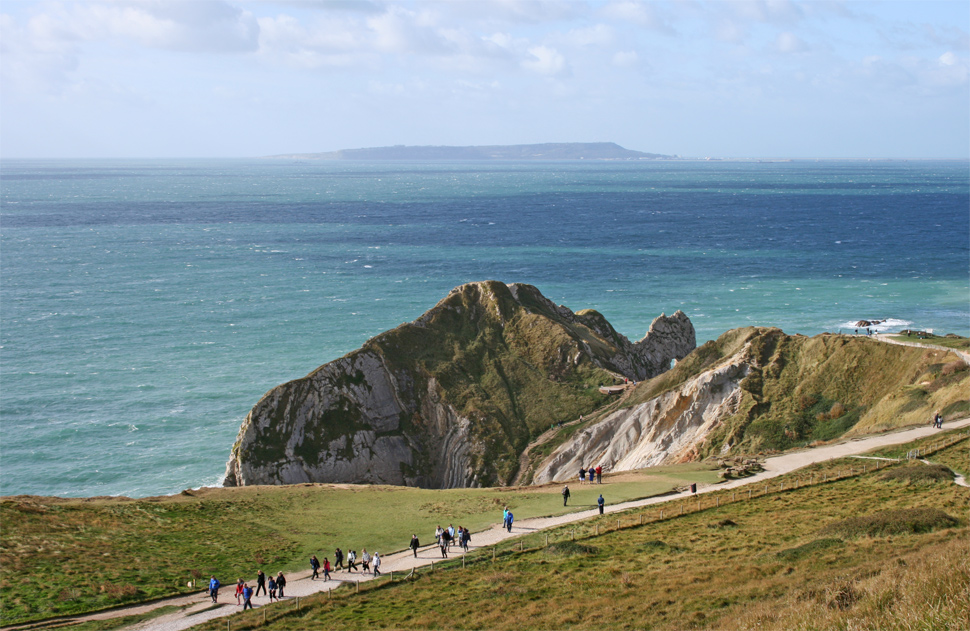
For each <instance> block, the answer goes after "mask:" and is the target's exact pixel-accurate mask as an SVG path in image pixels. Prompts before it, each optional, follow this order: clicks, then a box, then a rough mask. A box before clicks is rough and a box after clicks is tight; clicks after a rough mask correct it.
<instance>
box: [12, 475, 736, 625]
mask: <svg viewBox="0 0 970 631" xmlns="http://www.w3.org/2000/svg"><path fill="white" fill-rule="evenodd" d="M716 480H717V473H716V471H714V470H713V469H712V468H711V467H710V466H708V465H704V464H690V465H677V466H670V467H657V468H654V469H650V470H644V471H643V472H639V473H633V474H623V475H621V476H614V477H610V476H607V477H606V478H604V482H606V483H605V484H603V485H601V486H584V487H579V486H574V487H573V488H572V498H571V500H570V506H569V507H567V508H565V509H564V508H563V506H562V498H561V496H560V494H559V490H560V488H561V487H559V486H558V485H554V486H546V487H521V488H497V489H449V490H428V489H416V488H408V487H389V486H351V485H311V484H307V485H295V486H288V487H240V488H228V489H207V490H202V491H194V492H191V494H182V495H176V496H172V497H164V498H146V499H142V500H129V499H111V498H100V499H86V500H65V499H55V498H27V497H11V498H5V499H4V500H3V501H0V520H2V524H3V530H2V534H0V588H2V590H3V596H4V597H3V600H2V609H0V611H2V620H3V623H4V624H13V623H16V622H22V621H26V620H35V619H42V618H47V617H51V616H56V615H62V614H71V613H79V612H85V611H93V610H98V609H104V608H107V607H112V606H116V605H119V604H124V603H133V602H139V601H144V600H148V599H152V598H157V597H161V596H166V595H174V594H180V593H188V592H191V591H197V588H189V587H188V586H187V583H188V582H189V581H191V580H195V581H197V582H198V583H199V584H201V583H202V582H204V581H205V580H207V579H208V577H209V575H210V574H216V575H217V576H218V577H219V578H220V580H221V581H222V582H223V583H224V584H229V583H233V582H235V580H236V579H237V578H239V577H243V578H246V579H252V578H253V577H254V576H255V573H256V570H257V569H258V568H262V569H263V570H264V571H271V572H272V573H274V574H275V573H276V571H279V570H284V571H289V570H293V569H305V567H306V564H307V559H308V558H309V556H310V555H311V554H316V555H317V556H319V557H320V558H321V559H322V558H323V557H324V556H331V558H332V554H333V550H334V548H335V547H337V546H339V547H341V548H342V549H343V550H344V551H346V550H348V549H351V548H353V549H355V550H358V551H359V550H360V549H361V548H364V547H366V548H367V549H368V550H369V551H371V552H374V551H379V552H381V553H386V552H390V551H394V550H401V549H404V548H405V547H406V546H407V544H408V542H409V541H410V538H411V533H416V534H417V535H418V537H419V538H420V539H421V540H422V542H423V543H425V544H427V543H429V542H431V541H432V540H433V532H434V529H435V526H437V525H439V524H440V525H442V526H447V525H448V524H450V523H451V524H454V525H455V527H458V526H459V525H462V526H467V527H468V528H470V529H471V530H472V532H473V533H474V532H476V531H479V530H483V529H485V528H487V527H489V526H491V525H493V524H496V523H499V522H500V521H501V515H502V507H503V506H508V507H509V508H510V509H511V510H512V511H513V512H514V513H515V515H516V517H517V518H518V519H519V520H522V519H526V518H529V517H538V516H548V515H558V514H562V513H566V512H574V511H579V510H585V509H588V508H591V507H592V506H594V505H595V500H596V497H597V495H599V493H601V492H602V493H603V494H604V496H606V498H607V501H609V502H610V503H616V502H622V501H626V500H631V499H637V498H642V497H648V496H652V495H657V494H661V493H666V492H668V491H669V490H671V489H672V488H674V487H677V486H683V485H685V484H689V483H690V482H702V483H712V482H715V481H716ZM389 516H393V522H391V521H390V520H389V519H388V517H389ZM391 523H393V525H390V524H391Z"/></svg>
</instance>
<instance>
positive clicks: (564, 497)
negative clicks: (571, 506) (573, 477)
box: [562, 484, 569, 506]
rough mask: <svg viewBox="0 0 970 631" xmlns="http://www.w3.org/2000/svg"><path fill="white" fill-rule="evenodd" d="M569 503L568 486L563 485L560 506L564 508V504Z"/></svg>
mask: <svg viewBox="0 0 970 631" xmlns="http://www.w3.org/2000/svg"><path fill="white" fill-rule="evenodd" d="M568 501H569V485H568V484H564V485H563V487H562V505H563V506H565V505H566V502H568Z"/></svg>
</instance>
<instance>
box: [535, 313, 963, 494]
mask: <svg viewBox="0 0 970 631" xmlns="http://www.w3.org/2000/svg"><path fill="white" fill-rule="evenodd" d="M895 344H896V343H894V344H885V343H883V342H881V341H877V340H874V339H870V338H867V337H859V336H842V335H829V334H823V335H818V336H815V337H812V338H808V337H805V336H800V335H794V336H789V335H785V334H784V333H783V332H782V331H781V330H779V329H774V328H746V329H735V330H733V331H728V332H727V333H725V334H724V335H722V336H721V337H720V338H718V339H717V340H714V341H711V342H708V343H706V344H704V345H703V346H702V347H700V348H698V349H697V350H696V351H695V352H693V353H691V354H690V355H689V356H688V357H686V358H685V359H684V360H683V361H681V362H678V364H677V366H676V367H675V368H673V369H672V370H670V371H669V372H667V373H664V374H662V375H660V376H659V377H656V378H653V379H651V380H649V381H647V382H644V383H641V384H639V385H638V386H637V387H636V388H634V389H632V390H626V392H625V394H624V395H623V396H624V399H623V400H622V401H621V402H620V403H619V405H621V406H623V407H622V408H621V409H618V410H615V411H612V412H611V413H610V414H608V415H607V416H605V417H603V418H594V419H593V420H590V421H587V425H586V426H585V427H583V428H582V429H579V430H577V431H576V432H575V433H574V434H572V435H571V436H569V437H568V438H567V439H566V440H565V441H564V442H563V443H562V444H561V445H559V446H558V447H557V448H556V449H555V450H554V451H553V452H552V453H551V454H550V455H549V456H548V457H547V458H545V459H544V460H543V461H542V462H540V463H538V464H537V465H536V466H535V469H534V471H533V474H532V481H533V483H534V484H542V483H547V482H562V481H567V480H572V479H575V477H576V476H577V475H578V473H579V470H580V468H582V467H584V466H586V467H588V466H590V465H599V466H602V467H603V468H605V469H607V470H610V471H614V472H616V471H628V470H631V469H639V468H642V467H647V466H652V465H659V464H672V463H677V462H686V461H691V460H695V459H700V458H705V457H715V456H716V457H721V456H726V455H729V454H730V455H734V456H737V455H739V454H758V453H768V452H776V451H781V450H785V449H791V448H794V447H801V446H805V445H810V444H812V443H813V442H815V441H828V440H833V439H835V438H838V437H840V436H843V435H853V434H858V433H863V432H866V431H873V430H885V429H890V428H895V427H901V426H905V425H912V424H923V423H925V422H926V419H927V418H930V417H931V415H932V414H933V413H934V411H940V410H942V412H943V414H944V416H945V415H946V414H947V413H950V414H953V415H956V414H959V413H962V411H963V410H965V409H966V392H967V391H968V387H970V385H968V384H970V369H968V368H967V365H966V364H965V363H963V362H962V361H960V360H959V359H958V358H957V356H956V354H955V353H954V352H953V351H949V350H948V349H945V348H937V349H931V348H908V347H905V348H904V347H899V346H896V345H895Z"/></svg>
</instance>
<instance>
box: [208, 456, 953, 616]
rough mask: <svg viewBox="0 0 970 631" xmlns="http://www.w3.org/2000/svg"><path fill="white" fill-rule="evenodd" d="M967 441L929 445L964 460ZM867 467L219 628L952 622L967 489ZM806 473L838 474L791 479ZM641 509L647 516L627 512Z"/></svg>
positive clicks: (540, 542)
mask: <svg viewBox="0 0 970 631" xmlns="http://www.w3.org/2000/svg"><path fill="white" fill-rule="evenodd" d="M925 442H929V441H925ZM968 444H970V440H968V439H966V438H965V439H963V440H962V441H960V442H959V443H958V444H956V445H954V446H952V447H950V448H948V449H945V450H944V451H943V452H941V453H940V454H938V455H939V456H940V457H946V458H949V457H951V456H953V455H954V454H956V455H957V457H959V458H962V459H963V460H966V459H967V457H968ZM932 457H936V456H932ZM863 464H867V467H868V470H867V473H865V474H860V473H859V471H860V470H861V468H862V466H863ZM872 465H873V463H872V462H871V461H870V462H869V463H863V462H861V461H859V460H858V459H845V460H842V461H835V462H832V463H825V464H824V465H818V466H815V467H813V468H812V469H810V470H806V471H801V472H798V473H796V474H792V475H789V476H785V477H784V478H781V479H778V480H773V481H772V482H771V484H770V486H771V489H770V492H769V493H768V494H764V493H763V491H762V490H761V489H760V488H758V489H755V492H754V496H753V497H752V498H751V499H747V496H746V493H745V492H744V491H739V492H737V493H734V494H733V495H732V492H730V491H728V492H721V493H720V494H719V496H718V503H719V504H720V506H719V507H716V508H715V507H713V506H712V504H713V498H712V497H710V496H708V497H705V498H703V499H702V501H703V503H704V505H703V507H702V508H701V510H696V507H695V505H694V503H693V502H687V503H686V504H685V506H686V510H687V512H686V514H685V515H683V516H680V515H679V503H677V502H675V503H672V504H668V505H666V506H665V508H666V510H667V513H666V514H667V517H668V518H667V519H664V520H662V521H652V520H654V519H656V518H657V517H658V513H659V510H660V507H658V508H652V509H650V511H643V510H642V509H637V510H635V511H633V512H630V513H627V514H621V515H607V516H604V517H602V518H597V519H594V520H588V521H587V522H585V523H584V524H582V526H580V528H579V532H578V533H576V534H575V539H574V537H573V532H572V531H573V530H574V529H575V528H576V527H575V526H572V525H570V526H565V527H563V528H562V529H560V530H558V531H553V532H551V533H550V539H549V543H548V544H546V542H545V540H544V533H543V535H532V536H531V538H530V539H527V540H526V541H525V542H524V544H525V548H526V549H525V551H524V552H517V551H516V550H515V548H514V547H513V546H514V545H515V544H510V543H506V544H504V547H503V548H502V551H501V552H500V553H499V554H498V555H497V556H496V558H495V560H494V561H493V560H492V556H491V553H490V551H484V552H482V553H479V554H478V556H477V557H473V558H476V560H475V561H471V560H470V562H469V563H468V566H467V567H466V568H464V569H463V568H462V567H461V565H460V563H453V564H452V565H451V567H450V568H447V567H442V566H439V568H438V569H437V571H436V572H435V573H434V574H431V573H430V570H427V569H426V570H424V572H423V573H421V574H419V576H418V578H417V580H415V581H413V582H405V581H401V580H398V581H396V582H394V583H390V582H389V580H386V579H385V581H384V583H383V585H380V586H368V588H367V589H366V590H362V593H361V594H360V595H356V594H353V593H351V591H350V590H342V591H338V592H335V594H334V596H333V599H332V600H328V599H327V598H326V597H325V596H322V595H321V596H318V597H314V598H311V599H307V600H304V603H303V608H302V610H301V611H296V610H295V608H294V607H292V605H289V604H286V603H284V604H283V605H278V606H272V607H270V608H269V609H268V610H265V614H266V616H267V623H266V624H265V625H263V624H262V616H263V615H264V611H257V612H249V613H248V614H246V615H235V616H233V617H232V619H231V624H232V628H233V629H249V628H255V627H260V628H265V629H307V630H311V631H312V630H314V629H321V630H322V629H327V630H328V631H329V630H339V629H383V628H386V629H428V628H448V629H483V628H485V629H510V630H515V631H523V630H530V629H566V628H577V629H591V628H596V629H643V628H650V629H678V630H679V629H753V628H758V629H779V630H781V629H784V630H789V629H848V628H851V629H873V630H875V629H879V630H895V629H899V630H900V631H902V630H904V629H905V630H909V629H954V630H955V629H964V628H966V621H967V620H968V619H970V618H968V616H970V599H968V598H967V593H968V590H970V560H968V555H967V550H966V541H967V537H968V535H970V530H968V527H967V519H966V515H967V499H968V494H967V490H966V489H965V488H962V487H957V486H956V485H954V484H953V483H952V482H951V481H949V480H940V479H934V478H933V476H929V477H924V476H921V475H919V474H920V472H921V470H922V469H924V468H928V467H925V465H922V464H921V463H919V462H916V463H914V464H907V463H903V464H899V465H893V466H889V467H885V468H883V469H880V470H878V471H877V470H873V469H872ZM850 467H851V468H852V469H853V470H854V474H851V475H850ZM900 472H902V473H900ZM813 473H814V474H815V477H816V479H817V480H819V479H822V478H823V476H833V475H835V474H838V473H841V474H844V475H849V477H847V478H844V479H840V480H837V481H829V482H827V483H820V484H815V485H809V486H804V484H805V482H806V481H808V480H809V479H810V478H811V475H812V474H813ZM890 474H893V475H890ZM796 483H797V488H794V487H796ZM781 485H784V488H785V489H786V490H784V491H781V490H780V488H781ZM732 500H733V501H732ZM641 512H648V514H647V515H646V516H645V517H646V522H647V523H644V524H643V525H637V524H638V518H639V513H641ZM671 513H674V514H675V517H673V518H670V514H671ZM617 519H620V521H621V524H622V525H623V528H622V529H621V530H616V521H617ZM597 529H598V530H599V533H600V534H599V535H597V534H596V532H597ZM203 628H204V629H212V630H213V631H214V630H216V629H222V628H225V622H223V621H214V622H211V623H207V624H206V625H204V626H203Z"/></svg>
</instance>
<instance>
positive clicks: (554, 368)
mask: <svg viewBox="0 0 970 631" xmlns="http://www.w3.org/2000/svg"><path fill="white" fill-rule="evenodd" d="M695 344H696V342H695V335H694V328H693V325H691V323H690V320H689V319H688V318H687V316H686V315H684V314H683V313H682V312H679V311H678V312H677V313H675V314H674V315H673V316H670V317H667V316H664V315H661V316H660V317H658V318H657V319H655V320H654V321H653V323H652V324H651V326H650V330H649V331H648V332H647V335H646V336H645V337H644V338H643V339H642V340H640V341H639V342H636V343H632V342H630V341H629V340H628V339H627V338H626V337H624V336H623V335H620V334H619V333H617V332H616V331H615V330H614V329H613V327H612V326H611V325H610V324H609V322H607V321H606V319H605V318H604V317H603V316H602V315H600V314H599V313H597V312H595V311H592V310H587V311H580V312H578V313H573V312H572V311H570V310H569V309H567V308H566V307H563V306H559V305H556V304H554V303H553V302H552V301H550V300H548V299H547V298H545V297H544V296H543V295H542V294H541V293H540V292H539V290H538V289H536V288H535V287H532V286H530V285H523V284H512V285H505V284H503V283H500V282H496V281H485V282H480V283H470V284H467V285H462V286H461V287H458V288H456V289H454V290H452V292H451V293H450V294H449V295H448V296H447V297H446V298H444V299H443V300H442V301H441V302H439V303H438V304H437V305H436V306H435V307H434V308H432V309H431V310H430V311H428V312H427V313H425V314H424V315H422V316H421V317H420V318H418V319H417V320H415V321H414V322H411V323H408V324H403V325H401V326H399V327H397V328H395V329H393V330H391V331H387V332H385V333H382V334H381V335H378V336H376V337H374V338H372V339H371V340H368V341H367V342H366V343H365V344H364V345H363V347H362V348H360V349H359V350H357V351H354V352H351V353H349V354H348V355H346V356H344V357H342V358H340V359H338V360H335V361H333V362H330V363H329V364H326V365H324V366H321V367H320V368H318V369H317V370H315V371H314V372H312V373H311V374H309V375H307V376H306V377H304V378H302V379H297V380H295V381H291V382H289V383H286V384H283V385H281V386H278V387H276V388H274V389H272V390H271V391H270V392H268V393H267V394H266V395H265V396H264V397H263V398H262V399H261V400H260V401H259V402H258V403H257V404H256V406H255V407H254V408H253V409H252V411H251V412H250V413H249V415H248V416H247V417H246V419H245V420H244V421H243V424H242V427H241V428H240V430H239V435H238V437H237V438H236V442H235V444H234V445H233V448H232V453H231V455H230V458H229V462H228V464H227V466H226V478H225V482H224V483H225V485H226V486H241V485H250V484H292V483H298V482H353V483H382V484H405V485H413V486H425V487H435V488H450V487H459V486H478V485H493V484H502V483H506V482H508V481H509V480H510V479H511V478H512V476H514V474H515V472H516V469H517V467H518V456H519V454H520V453H521V452H522V450H523V449H525V447H526V446H527V445H528V444H529V442H530V440H531V439H532V438H534V437H535V436H536V435H538V434H539V433H541V431H543V430H544V429H546V428H548V426H549V424H550V423H554V422H557V421H560V420H563V421H566V420H571V419H573V418H576V417H578V416H579V415H581V414H588V413H589V412H591V411H592V410H594V409H596V408H597V407H598V406H599V405H601V404H602V403H603V401H604V399H603V395H601V394H600V393H599V392H598V388H597V387H598V386H599V385H601V384H603V383H612V382H614V380H617V379H622V378H628V379H633V380H643V379H648V378H650V377H654V376H656V375H658V374H660V373H662V372H663V371H665V370H666V369H667V368H668V367H669V366H670V364H671V360H673V359H681V358H683V357H684V356H686V355H687V354H688V353H690V352H691V351H692V350H693V349H694V347H695Z"/></svg>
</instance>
